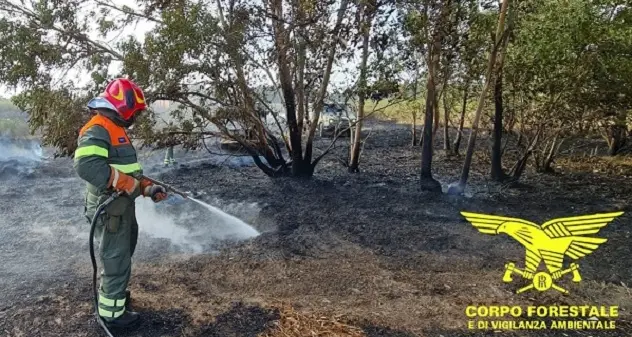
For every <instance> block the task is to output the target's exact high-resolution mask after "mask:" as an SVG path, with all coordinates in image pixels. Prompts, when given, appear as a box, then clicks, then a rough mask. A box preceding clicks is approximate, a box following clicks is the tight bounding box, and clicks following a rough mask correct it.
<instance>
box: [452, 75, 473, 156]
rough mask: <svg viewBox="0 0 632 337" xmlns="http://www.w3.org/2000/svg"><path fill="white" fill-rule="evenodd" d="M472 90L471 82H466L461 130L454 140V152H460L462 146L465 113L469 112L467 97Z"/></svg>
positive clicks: (460, 118)
mask: <svg viewBox="0 0 632 337" xmlns="http://www.w3.org/2000/svg"><path fill="white" fill-rule="evenodd" d="M469 92H470V84H469V82H468V83H467V84H465V89H464V90H463V107H462V108H461V116H460V117H459V130H458V132H457V134H456V139H455V140H454V154H456V155H458V154H459V148H460V147H461V139H463V125H464V124H465V113H466V112H467V98H468V94H469Z"/></svg>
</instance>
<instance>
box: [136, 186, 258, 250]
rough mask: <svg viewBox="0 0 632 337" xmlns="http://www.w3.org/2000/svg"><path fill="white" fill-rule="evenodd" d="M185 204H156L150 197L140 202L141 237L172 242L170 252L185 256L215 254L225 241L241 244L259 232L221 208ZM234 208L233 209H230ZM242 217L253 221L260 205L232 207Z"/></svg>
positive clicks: (190, 203)
mask: <svg viewBox="0 0 632 337" xmlns="http://www.w3.org/2000/svg"><path fill="white" fill-rule="evenodd" d="M192 201H196V202H198V201H197V200H191V201H183V202H181V203H178V204H169V203H165V202H162V203H154V202H153V201H151V199H149V198H138V199H136V217H137V220H138V224H139V231H140V233H141V235H146V236H148V237H150V238H154V239H159V240H161V241H163V242H166V243H168V247H165V248H168V249H169V250H175V251H180V252H185V253H203V252H211V251H213V250H215V249H217V247H218V246H219V245H220V244H222V243H225V242H230V241H240V240H245V239H249V238H252V237H255V236H257V235H259V232H258V231H257V230H255V229H254V228H253V227H251V226H250V225H248V224H246V223H245V222H243V221H242V220H240V219H239V218H237V217H235V216H232V215H230V214H228V213H225V212H223V211H222V210H220V209H219V208H215V207H213V206H211V205H207V204H204V203H203V202H199V203H195V202H192ZM229 208H231V207H229ZM232 209H233V210H235V209H241V210H242V212H238V213H234V214H235V215H239V216H248V217H249V218H253V215H254V214H258V213H259V208H258V206H257V205H256V204H249V205H248V207H246V208H244V206H243V205H241V206H237V207H232Z"/></svg>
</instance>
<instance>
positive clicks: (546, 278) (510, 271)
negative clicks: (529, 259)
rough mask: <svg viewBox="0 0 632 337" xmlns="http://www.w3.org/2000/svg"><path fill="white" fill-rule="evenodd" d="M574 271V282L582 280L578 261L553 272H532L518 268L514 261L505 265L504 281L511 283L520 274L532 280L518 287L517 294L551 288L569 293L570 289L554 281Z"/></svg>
mask: <svg viewBox="0 0 632 337" xmlns="http://www.w3.org/2000/svg"><path fill="white" fill-rule="evenodd" d="M568 273H573V282H581V280H582V277H581V275H580V274H579V265H578V264H577V263H571V264H570V266H569V267H568V268H567V269H563V270H558V271H556V272H554V273H553V274H550V273H547V272H545V271H540V272H537V273H535V274H534V273H532V272H529V271H526V270H523V269H520V268H516V264H515V263H513V262H509V263H507V264H506V265H505V274H504V275H503V282H505V283H510V282H512V281H513V277H512V276H513V275H514V274H518V275H520V276H522V277H523V278H524V279H527V280H531V281H532V282H531V284H529V285H528V286H525V287H523V288H520V289H518V291H516V294H520V293H523V292H525V291H527V290H530V289H534V288H535V289H536V290H539V291H545V290H549V289H551V288H553V289H555V290H557V291H560V292H562V293H564V294H568V290H566V289H564V288H562V287H560V286H558V285H557V284H555V283H554V282H553V281H555V280H558V279H560V278H561V277H562V276H564V275H566V274H568Z"/></svg>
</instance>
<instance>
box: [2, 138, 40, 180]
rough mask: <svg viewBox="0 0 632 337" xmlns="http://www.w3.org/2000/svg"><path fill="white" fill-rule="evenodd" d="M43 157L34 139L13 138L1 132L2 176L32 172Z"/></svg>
mask: <svg viewBox="0 0 632 337" xmlns="http://www.w3.org/2000/svg"><path fill="white" fill-rule="evenodd" d="M42 158H43V150H42V147H41V146H40V144H39V142H38V141H36V140H34V139H13V138H9V137H6V136H3V135H1V134H0V178H2V177H15V176H19V175H23V174H32V173H33V172H34V170H35V167H36V166H37V165H38V164H39V162H40V161H41V160H42Z"/></svg>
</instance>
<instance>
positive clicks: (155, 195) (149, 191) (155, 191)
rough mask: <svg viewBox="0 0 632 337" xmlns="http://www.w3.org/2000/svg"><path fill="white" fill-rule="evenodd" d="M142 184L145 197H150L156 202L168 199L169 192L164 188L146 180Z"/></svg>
mask: <svg viewBox="0 0 632 337" xmlns="http://www.w3.org/2000/svg"><path fill="white" fill-rule="evenodd" d="M140 184H141V188H142V190H143V196H144V197H150V198H151V200H153V201H154V202H160V201H163V200H165V199H167V190H166V189H165V188H164V187H162V186H160V185H155V184H153V183H152V182H150V181H148V180H144V179H143V180H141V182H140Z"/></svg>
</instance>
